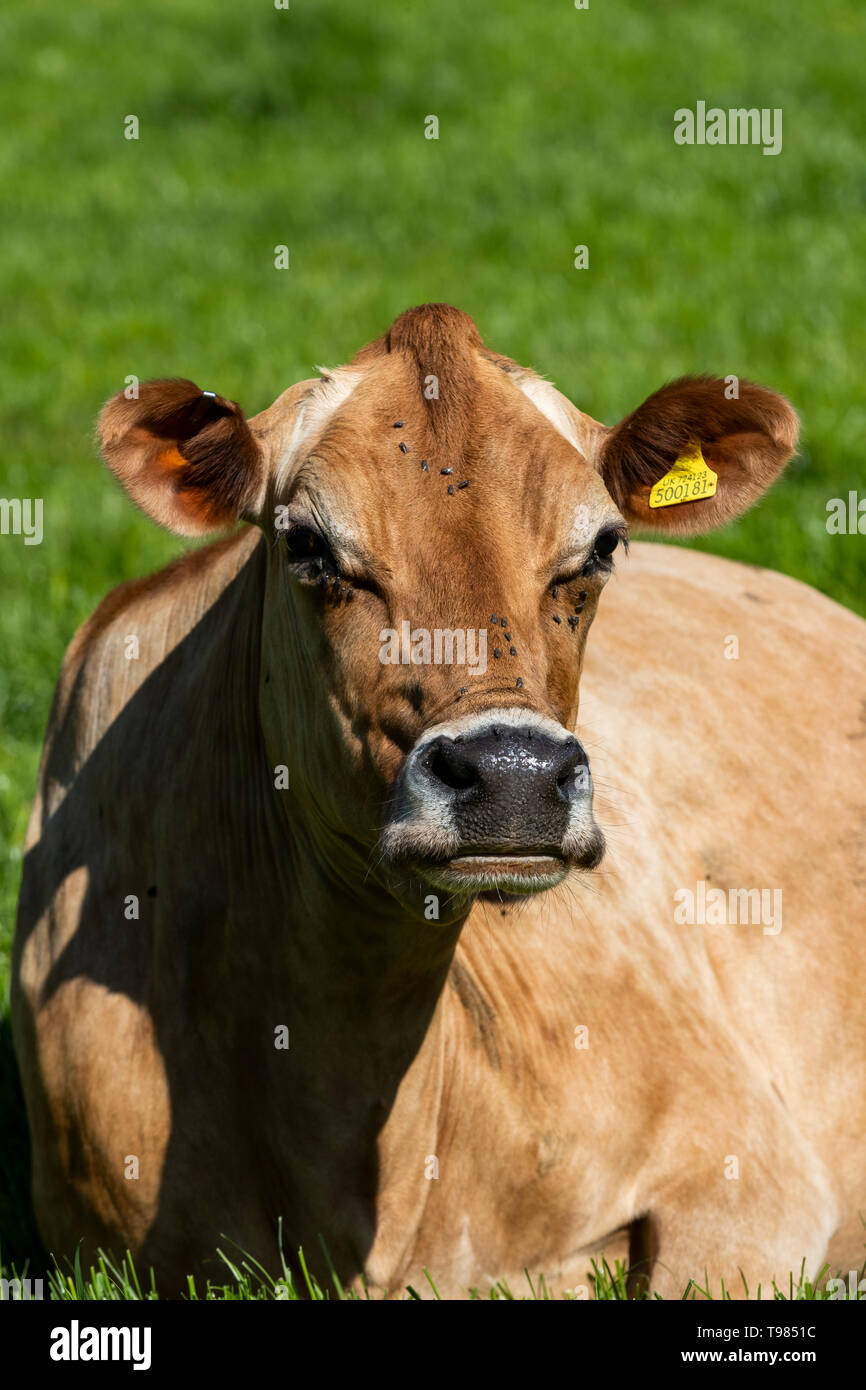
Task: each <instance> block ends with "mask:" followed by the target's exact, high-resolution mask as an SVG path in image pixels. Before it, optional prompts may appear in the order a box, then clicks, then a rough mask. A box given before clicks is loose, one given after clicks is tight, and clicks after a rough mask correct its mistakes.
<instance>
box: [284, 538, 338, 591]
mask: <svg viewBox="0 0 866 1390" xmlns="http://www.w3.org/2000/svg"><path fill="white" fill-rule="evenodd" d="M285 545H286V550H287V551H288V554H289V563H290V565H291V566H292V568H293V570H294V571H295V573H296V575H297V576H298V578H299V579H305V580H308V581H314V580H317V579H319V578H321V577H322V576H330V575H336V574H338V573H339V566H338V564H337V561H336V558H335V556H334V552H333V551H332V549H331V547H330V545H329V544H328V542H327V541H326V540H325V538H324V536H322V535H321V534H320V533H319V532H318V531H316V530H314V528H313V527H312V526H304V525H293V526H290V527H289V529H288V531H287V532H286V539H285Z"/></svg>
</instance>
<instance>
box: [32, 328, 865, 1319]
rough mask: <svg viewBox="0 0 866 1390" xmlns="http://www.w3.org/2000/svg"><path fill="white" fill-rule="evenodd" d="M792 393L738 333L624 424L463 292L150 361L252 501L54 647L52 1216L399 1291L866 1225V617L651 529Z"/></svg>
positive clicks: (750, 1263)
mask: <svg viewBox="0 0 866 1390" xmlns="http://www.w3.org/2000/svg"><path fill="white" fill-rule="evenodd" d="M797 430H798V421H797V416H796V414H795V412H794V410H793V408H792V407H791V406H790V404H789V403H788V402H787V401H786V400H785V399H784V398H783V397H782V396H780V395H778V394H776V393H775V392H773V391H771V390H767V389H764V388H762V387H760V386H757V385H753V384H751V383H748V382H746V381H745V380H741V381H739V383H738V387H737V388H734V389H732V387H731V383H730V380H728V381H723V380H720V379H719V380H717V379H713V378H710V377H688V378H683V379H681V380H677V381H674V382H672V383H669V384H667V385H664V386H662V387H661V389H659V390H656V391H655V393H654V394H652V395H650V396H649V397H648V399H647V400H646V401H645V402H644V403H643V404H642V405H640V406H639V407H638V408H637V409H636V410H634V411H633V413H632V414H630V415H628V416H627V417H626V418H625V419H623V420H622V421H621V422H620V423H619V424H618V425H615V426H613V427H606V426H604V425H602V424H600V423H598V422H597V421H596V420H594V419H592V418H591V417H590V416H589V415H587V414H585V413H584V412H582V411H581V410H579V409H577V408H576V407H575V406H574V405H572V404H571V402H570V401H569V400H568V399H566V397H565V396H563V395H562V394H560V393H559V392H558V391H557V390H556V388H555V387H554V386H553V385H552V384H551V383H550V382H548V381H546V380H545V379H544V378H542V377H541V376H539V375H537V374H536V373H535V372H533V371H531V370H529V369H525V368H522V367H520V366H519V365H518V364H517V363H516V362H514V361H512V360H511V359H509V358H507V357H504V356H501V355H499V354H497V353H495V352H493V351H492V350H490V349H488V348H487V347H486V346H485V345H484V343H483V341H482V339H481V337H480V335H479V332H478V329H477V328H476V326H475V324H474V322H473V321H472V320H471V319H470V318H469V317H468V316H467V315H466V314H464V313H463V312H461V311H459V310H457V309H455V308H452V307H450V306H447V305H435V304H434V305H426V306H423V307H420V308H415V309H412V310H409V311H407V312H406V313H404V314H402V315H401V316H400V317H399V318H398V319H397V320H396V321H395V322H394V323H393V325H392V326H391V328H390V329H389V330H388V332H387V333H385V334H384V335H383V336H382V337H380V338H378V339H377V340H376V341H374V342H372V343H371V344H369V345H368V346H367V347H365V348H364V349H362V350H361V351H360V352H358V353H357V355H356V356H355V357H354V358H353V359H352V360H351V362H350V363H349V364H348V365H347V366H343V367H340V368H338V369H335V370H325V369H319V376H318V377H317V378H313V379H310V380H305V381H302V382H300V383H298V384H296V385H293V386H291V387H290V388H289V389H288V390H286V391H284V392H283V394H282V395H280V396H279V397H278V398H277V400H276V401H275V402H274V403H273V404H272V405H271V406H269V407H268V408H267V409H265V410H263V411H262V412H261V413H260V414H258V415H255V416H253V417H252V418H250V419H248V418H247V417H246V416H245V414H244V412H243V411H242V410H241V408H240V407H239V406H238V405H237V404H235V403H234V402H232V401H229V400H227V399H225V398H224V397H222V396H220V395H219V394H217V393H215V392H214V391H211V390H205V391H202V390H200V389H199V387H198V386H196V385H194V384H193V383H192V382H191V381H188V380H176V379H175V380H162V381H153V382H149V383H146V384H144V385H142V386H141V387H140V389H139V390H138V391H137V392H135V393H133V392H130V391H127V392H124V393H121V394H119V395H117V396H115V397H114V398H113V399H111V400H110V401H109V402H108V404H107V405H106V406H105V408H104V409H103V411H102V414H101V417H100V423H99V435H100V439H101V446H102V451H103V454H104V458H105V460H106V462H107V464H108V467H109V468H110V469H111V471H112V472H113V474H114V475H115V476H116V477H117V478H118V479H119V481H120V483H121V484H122V485H123V487H124V488H125V489H126V491H127V492H128V494H129V496H130V497H131V498H132V500H133V501H134V502H135V503H137V504H138V506H139V507H141V508H142V509H143V510H144V511H145V512H146V513H147V515H148V516H150V517H151V518H153V520H155V521H156V522H158V523H160V524H161V525H162V526H164V527H167V528H168V529H169V530H170V531H172V532H174V533H176V534H178V535H180V536H187V537H202V536H207V535H211V534H214V533H220V532H227V534H226V535H223V536H222V537H221V538H219V539H217V540H215V541H211V542H210V543H209V544H207V545H206V546H198V547H194V548H192V549H190V551H189V553H186V554H184V555H183V556H182V558H180V559H178V560H176V561H175V562H174V563H172V564H170V565H169V566H168V568H166V569H164V570H162V571H161V572H160V573H158V574H155V575H153V576H151V577H149V578H145V579H141V580H136V581H133V582H129V583H124V584H121V585H120V587H119V588H116V589H115V590H114V591H113V592H111V593H110V594H109V595H108V597H107V598H106V599H105V600H104V601H103V602H102V603H101V604H100V606H99V607H98V608H97V609H96V611H95V612H94V613H93V615H92V616H91V617H90V618H89V619H88V621H86V622H85V623H84V625H83V627H82V628H81V629H80V630H79V632H78V633H77V635H76V636H75V637H74V639H73V641H72V643H71V646H70V647H69V649H68V652H67V654H66V657H65V660H64V662H63V666H62V670H61V673H60V677H59V683H58V686H57V690H56V694H55V698H54V703H53V707H52V710H51V714H50V721H49V726H48V732H47V737H46V741H45V748H44V752H43V757H42V762H41V767H40V771H39V782H38V790H37V794H36V800H35V804H34V807H33V813H32V819H31V822H30V827H29V832H28V838H27V845H26V855H25V860H24V870H23V882H22V889H21V897H20V907H19V917H18V924H17V933H16V940H15V950H14V966H13V976H14V978H13V989H12V1006H13V1014H14V1038H15V1045H16V1050H17V1056H18V1059H19V1063H20V1069H21V1076H22V1081H23V1087H24V1092H25V1097H26V1103H27V1110H28V1118H29V1126H30V1132H31V1136H32V1151H33V1173H32V1187H33V1200H34V1206H35V1211H36V1215H37V1219H38V1223H39V1227H40V1231H41V1234H42V1237H43V1239H44V1241H45V1243H46V1246H47V1248H48V1249H49V1250H51V1251H53V1252H54V1253H55V1254H56V1255H58V1256H61V1255H68V1254H69V1253H70V1252H72V1251H73V1250H74V1249H75V1248H77V1247H79V1246H80V1248H81V1250H82V1253H83V1256H84V1258H85V1259H87V1258H91V1257H92V1256H93V1255H94V1254H95V1252H96V1251H97V1249H99V1248H100V1247H101V1248H105V1249H111V1250H113V1251H115V1252H119V1251H123V1250H126V1249H128V1250H129V1251H130V1252H131V1253H132V1254H133V1257H134V1258H135V1260H136V1262H137V1265H138V1266H139V1268H143V1269H145V1270H147V1269H149V1268H152V1269H153V1270H154V1271H155V1275H156V1279H157V1285H158V1287H159V1288H160V1289H161V1290H162V1291H163V1292H164V1293H167V1294H174V1295H178V1294H180V1293H182V1292H183V1290H184V1289H185V1288H186V1279H187V1276H188V1275H190V1274H193V1275H195V1276H196V1277H202V1278H204V1277H206V1276H212V1277H215V1278H217V1279H219V1277H220V1269H221V1266H220V1264H219V1261H218V1258H217V1255H216V1250H217V1247H218V1246H220V1247H222V1248H225V1246H226V1241H233V1242H236V1245H237V1246H239V1247H241V1248H242V1249H244V1250H245V1251H247V1252H248V1253H249V1254H250V1255H251V1256H253V1257H254V1258H256V1259H257V1260H259V1261H260V1262H261V1264H262V1265H263V1266H264V1268H265V1269H267V1270H268V1271H270V1272H272V1273H273V1272H279V1270H280V1268H281V1265H280V1251H279V1248H278V1247H279V1244H280V1242H281V1243H282V1248H283V1252H284V1254H285V1257H286V1259H287V1260H288V1261H289V1263H290V1265H291V1262H292V1261H293V1260H294V1258H295V1252H296V1251H297V1250H298V1249H299V1248H302V1249H303V1251H304V1253H305V1256H306V1259H307V1261H308V1264H309V1267H310V1269H311V1270H312V1271H313V1272H314V1273H316V1274H317V1277H321V1278H322V1279H323V1280H327V1279H328V1278H329V1277H330V1275H331V1271H333V1273H334V1274H336V1275H337V1277H338V1278H339V1279H340V1280H341V1281H342V1282H343V1284H344V1285H345V1286H346V1287H348V1288H354V1289H358V1288H360V1287H362V1285H363V1284H364V1283H366V1286H367V1288H368V1289H369V1290H371V1291H375V1292H377V1293H379V1294H380V1295H382V1296H399V1295H401V1294H402V1295H404V1296H405V1290H406V1289H407V1288H408V1287H409V1286H412V1287H414V1288H415V1289H416V1290H420V1291H422V1292H423V1291H424V1290H428V1291H429V1288H430V1286H429V1285H428V1284H427V1283H426V1281H425V1279H424V1275H423V1271H424V1270H425V1269H426V1270H429V1271H430V1274H431V1277H432V1278H433V1280H434V1282H435V1283H436V1286H437V1289H438V1292H439V1294H440V1296H443V1297H449V1298H459V1297H465V1296H467V1295H468V1294H469V1292H470V1291H471V1290H473V1289H474V1290H479V1291H481V1292H489V1290H490V1289H491V1288H492V1287H493V1285H494V1284H495V1282H496V1281H498V1280H500V1279H505V1280H507V1281H508V1282H509V1284H510V1286H511V1287H512V1288H517V1287H518V1286H521V1285H522V1282H523V1280H522V1272H523V1271H524V1270H529V1271H530V1272H531V1273H532V1272H534V1273H537V1274H541V1273H543V1274H544V1275H545V1276H546V1278H547V1280H548V1281H549V1284H550V1287H551V1288H553V1289H555V1290H560V1291H564V1290H568V1289H572V1290H573V1289H579V1288H580V1287H581V1286H584V1287H585V1286H586V1280H587V1272H588V1270H589V1269H590V1268H591V1261H592V1260H593V1259H596V1260H601V1258H602V1257H604V1258H606V1259H608V1261H609V1262H610V1264H611V1266H612V1267H615V1262H616V1260H620V1261H622V1263H623V1266H627V1267H628V1268H629V1271H630V1273H629V1281H630V1282H629V1288H630V1290H631V1291H632V1292H641V1291H652V1292H657V1293H659V1294H660V1295H661V1296H662V1297H674V1296H676V1297H678V1296H680V1295H681V1294H682V1293H683V1291H684V1289H685V1288H687V1287H688V1286H689V1281H690V1280H694V1281H696V1283H697V1284H698V1285H700V1286H701V1287H704V1288H705V1289H706V1290H707V1291H708V1292H712V1291H715V1292H716V1294H718V1293H719V1291H720V1290H721V1288H722V1286H723V1285H724V1286H725V1287H726V1288H727V1289H728V1290H729V1291H730V1292H731V1293H732V1295H733V1296H740V1297H747V1296H755V1295H756V1294H757V1293H758V1292H759V1291H760V1292H761V1293H763V1294H764V1295H766V1294H767V1293H769V1292H770V1291H771V1288H772V1283H773V1281H774V1280H776V1281H777V1282H778V1284H779V1286H780V1287H784V1288H787V1287H788V1281H789V1277H790V1275H791V1274H793V1275H794V1277H795V1280H796V1279H797V1278H798V1277H799V1276H801V1275H805V1276H806V1277H808V1278H811V1279H814V1278H816V1277H818V1276H819V1274H820V1272H821V1271H822V1269H823V1268H824V1267H825V1266H829V1267H830V1268H831V1270H833V1269H837V1268H838V1269H840V1270H843V1271H845V1270H848V1269H849V1268H852V1269H859V1268H860V1265H861V1264H862V1261H863V1247H864V1229H863V1224H862V1220H861V1214H864V1213H866V1006H864V1002H863V991H862V987H861V981H862V971H863V968H864V960H866V932H864V925H866V924H864V913H863V906H862V904H863V894H864V888H866V857H864V848H863V846H864V839H863V831H864V819H866V794H864V781H866V779H864V757H866V704H864V693H866V692H864V686H863V675H864V656H866V625H864V623H863V621H862V620H861V619H860V618H859V617H857V616H855V615H854V614H852V613H851V612H849V611H847V610H845V609H844V608H842V607H840V606H839V605H838V604H836V603H834V602H832V601H831V600H830V599H829V598H826V597H824V596H823V595H821V594H820V593H818V592H816V591H815V590H813V589H811V588H809V587H807V586H806V585H804V584H802V583H799V582H797V581H795V580H793V579H791V578H787V577H785V576H782V575H780V574H776V573H772V572H769V571H767V570H765V569H761V568H757V567H753V566H749V565H745V564H740V563H734V562H732V561H729V560H725V559H722V558H719V557H716V556H714V555H711V554H709V553H702V552H699V551H695V550H690V549H688V548H686V547H685V546H683V545H680V544H657V543H647V542H640V541H635V542H634V543H633V544H632V545H631V548H630V551H629V552H628V553H626V552H627V546H628V540H629V533H630V532H631V533H634V532H644V533H646V534H647V535H648V536H651V537H653V538H654V540H655V541H658V540H659V539H661V540H665V539H666V540H668V541H680V540H682V539H683V538H685V537H688V536H691V535H695V534H698V533H703V532H706V531H708V530H711V529H712V528H714V527H718V526H721V525H723V524H724V523H726V522H728V521H730V520H731V519H732V518H735V517H737V516H739V515H740V514H742V513H743V512H744V511H745V510H746V509H747V508H748V507H750V506H751V505H752V504H753V503H754V502H756V501H757V499H758V498H759V497H760V496H761V495H762V494H763V492H764V491H765V490H766V489H767V487H768V486H769V485H770V484H771V483H772V482H773V480H774V479H775V478H776V477H777V476H778V475H779V473H780V472H781V470H782V469H783V468H784V466H785V464H786V462H787V461H788V460H789V459H790V458H791V457H792V455H793V453H794V451H795V448H796V440H797ZM698 481H700V486H698ZM683 486H685V489H686V491H685V493H683V491H682V489H683ZM678 489H679V491H678ZM767 524H768V525H770V524H771V522H770V521H769V520H768V523H767ZM755 559H756V560H758V561H760V559H761V556H760V554H758V555H756V556H755ZM605 589H607V592H606V593H604V596H602V595H603V591H604V590H605ZM591 627H593V628H594V633H593V637H592V641H591V642H589V643H588V640H587V639H588V635H589V629H590V628H591ZM436 632H439V633H449V634H452V637H451V638H449V640H448V642H446V643H444V644H443V643H440V645H439V648H438V650H439V653H440V659H439V660H438V661H437V660H436V659H435V652H436V648H435V647H434V645H433V638H432V637H431V634H434V635H435V633H436ZM455 632H463V633H469V634H471V635H474V643H473V646H472V650H473V651H475V653H476V656H477V657H478V656H479V655H480V653H481V652H482V650H484V652H485V654H486V660H485V661H483V662H482V661H481V660H480V659H478V660H476V662H475V664H474V666H472V667H470V664H469V661H468V658H467V660H466V661H465V662H464V663H463V664H461V662H460V660H459V657H460V652H461V650H462V649H461V648H459V647H458V646H457V645H456V644H455V642H454V640H453V634H454V633H455ZM395 634H396V636H397V640H396V642H395V641H394V637H395ZM406 637H408V640H404V638H406ZM449 656H450V657H451V658H452V659H448V658H449ZM579 689H580V692H581V693H582V696H583V700H582V703H581V704H580V709H579V710H578V692H579ZM230 1248H233V1249H234V1248H235V1247H234V1246H233V1247H230ZM295 1268H296V1266H295Z"/></svg>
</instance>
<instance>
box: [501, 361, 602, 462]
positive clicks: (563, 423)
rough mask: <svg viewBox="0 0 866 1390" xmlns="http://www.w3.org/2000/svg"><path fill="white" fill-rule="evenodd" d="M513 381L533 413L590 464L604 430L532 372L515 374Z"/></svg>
mask: <svg viewBox="0 0 866 1390" xmlns="http://www.w3.org/2000/svg"><path fill="white" fill-rule="evenodd" d="M514 377H515V381H516V383H517V385H518V386H519V388H520V390H521V391H522V392H523V394H524V396H527V397H528V398H529V400H531V401H532V404H533V405H534V406H535V408H536V410H540V411H541V413H542V415H543V416H544V417H545V419H546V420H549V422H550V424H551V425H553V428H554V429H555V430H556V431H557V432H558V433H559V434H561V435H562V437H563V439H567V440H568V442H569V444H570V445H571V446H572V448H574V449H577V451H578V452H579V453H581V454H583V456H584V458H586V459H587V460H588V461H590V462H591V461H592V458H593V455H594V453H595V449H596V443H597V440H598V435H599V432H600V431H602V430H603V429H604V426H603V425H600V424H599V423H598V421H597V420H593V418H592V416H591V415H584V413H583V411H582V410H578V408H577V406H575V405H572V403H571V401H570V400H568V399H567V397H565V396H563V394H562V392H561V391H557V389H556V387H555V386H554V385H553V384H552V383H551V382H549V381H545V380H544V379H543V377H540V376H536V375H535V373H534V372H529V371H527V372H519V373H515V374H514Z"/></svg>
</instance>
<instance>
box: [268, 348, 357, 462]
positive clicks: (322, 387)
mask: <svg viewBox="0 0 866 1390" xmlns="http://www.w3.org/2000/svg"><path fill="white" fill-rule="evenodd" d="M317 370H318V371H320V372H323V373H325V375H323V377H322V380H321V381H317V382H316V384H315V386H314V387H313V388H312V389H311V391H310V393H309V395H308V396H307V397H306V399H305V400H304V401H303V402H302V404H301V405H300V406H299V407H298V413H297V415H296V417H295V422H294V425H293V427H292V433H291V436H290V438H289V442H288V444H287V446H286V452H285V453H284V455H283V457H282V458H281V459H280V461H279V464H278V465H277V472H276V485H277V487H278V488H279V487H280V486H281V485H282V484H283V483H284V482H285V481H286V480H287V479H288V477H289V475H290V474H291V473H292V471H293V469H294V467H295V464H296V463H297V462H298V459H299V457H300V455H301V454H302V453H303V451H304V448H305V446H306V445H307V444H308V443H309V441H310V440H311V439H313V438H314V437H315V436H316V435H318V434H320V433H321V432H322V430H323V429H324V427H325V425H326V424H327V422H328V420H329V419H330V417H331V416H332V415H334V414H335V413H336V411H337V410H339V408H340V406H341V405H343V403H344V402H345V401H347V400H348V398H349V396H351V394H352V392H353V391H354V390H355V387H356V386H358V385H359V383H360V382H361V381H363V379H364V373H363V372H359V371H353V370H352V369H351V368H349V367H338V368H337V370H336V371H333V372H326V369H325V368H323V367H319V368H318V369H317Z"/></svg>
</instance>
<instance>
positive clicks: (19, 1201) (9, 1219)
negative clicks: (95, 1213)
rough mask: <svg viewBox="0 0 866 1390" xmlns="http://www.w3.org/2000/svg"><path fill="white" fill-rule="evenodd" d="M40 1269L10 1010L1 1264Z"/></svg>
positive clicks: (2, 1038)
mask: <svg viewBox="0 0 866 1390" xmlns="http://www.w3.org/2000/svg"><path fill="white" fill-rule="evenodd" d="M28 1261H29V1262H30V1266H31V1268H35V1269H38V1270H41V1269H42V1268H43V1267H44V1266H45V1265H46V1264H47V1256H46V1252H45V1250H44V1249H43V1246H42V1242H41V1240H40V1239H39V1232H38V1231H37V1229H36V1218H35V1217H34V1215H33V1206H32V1203H31V1201H30V1137H29V1135H28V1133H27V1112H26V1110H25V1108H24V1096H23V1094H22V1091H21V1082H20V1080H19V1076H18V1063H17V1061H16V1058H15V1052H14V1049H13V1047H12V1024H11V1022H10V1019H9V1015H8V1013H5V1012H4V1013H3V1014H2V1015H0V1264H3V1265H6V1266H7V1267H8V1266H10V1265H13V1264H14V1265H15V1267H16V1269H18V1270H19V1271H21V1270H23V1269H24V1266H25V1265H26V1264H27V1262H28Z"/></svg>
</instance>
